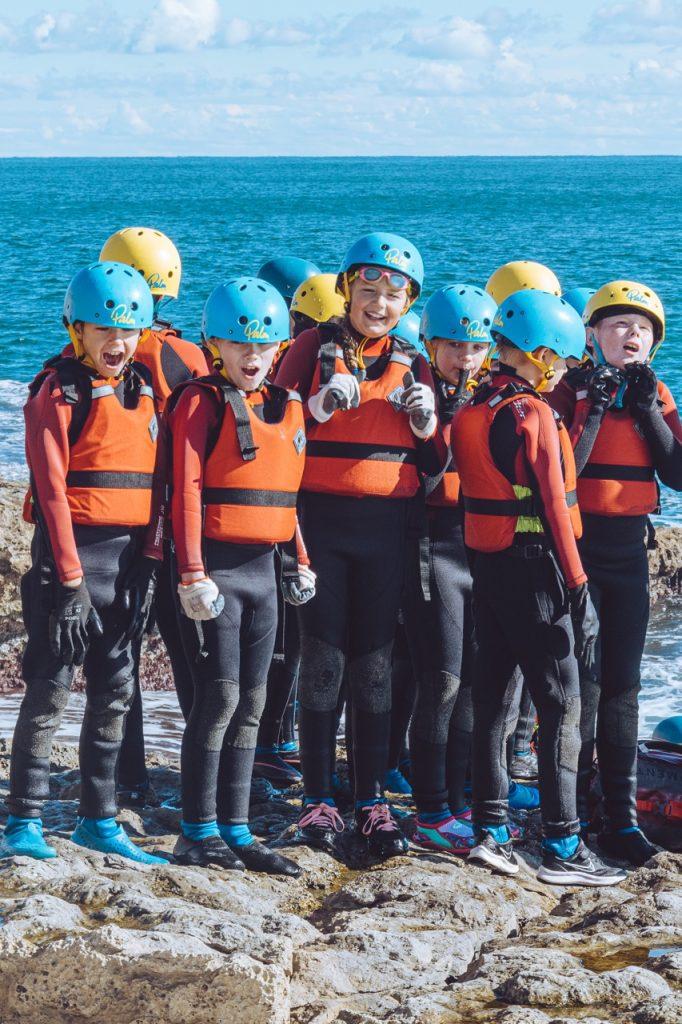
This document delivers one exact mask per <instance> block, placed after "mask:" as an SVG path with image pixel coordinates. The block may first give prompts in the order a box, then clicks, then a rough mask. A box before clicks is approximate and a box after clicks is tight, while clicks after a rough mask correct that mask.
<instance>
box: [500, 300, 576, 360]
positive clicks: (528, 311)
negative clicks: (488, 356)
mask: <svg viewBox="0 0 682 1024" xmlns="http://www.w3.org/2000/svg"><path fill="white" fill-rule="evenodd" d="M492 335H493V338H494V339H495V341H499V340H502V341H508V342H509V343H510V344H511V345H514V346H515V347H516V348H518V349H521V351H522V352H533V351H534V349H536V348H540V347H542V346H543V345H544V346H545V347H546V348H548V349H549V350H550V352H554V353H555V354H556V355H558V356H560V357H561V358H562V359H568V358H571V357H572V358H573V359H582V356H583V353H584V351H585V328H584V327H583V322H582V320H581V318H580V316H579V315H578V314H577V313H576V311H575V310H574V309H573V306H569V304H568V303H567V302H566V301H565V300H564V299H561V298H559V297H558V296H557V295H550V293H549V292H540V291H520V292H513V293H512V294H511V295H510V296H509V297H508V298H506V299H505V300H504V302H503V303H502V304H501V306H500V308H499V309H498V311H497V313H496V315H495V319H494V320H493V328H492Z"/></svg>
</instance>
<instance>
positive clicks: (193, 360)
mask: <svg viewBox="0 0 682 1024" xmlns="http://www.w3.org/2000/svg"><path fill="white" fill-rule="evenodd" d="M135 362H137V363H142V364H143V365H144V366H146V367H147V369H148V370H149V372H150V373H151V375H152V384H153V387H154V393H155V395H156V399H157V403H158V405H159V409H160V411H161V412H163V410H164V408H165V405H166V402H167V401H168V398H169V397H170V394H171V392H172V391H173V389H174V388H176V387H177V386H178V385H179V384H182V383H184V382H185V381H188V380H192V378H194V377H201V376H203V375H204V374H206V373H208V370H209V367H208V365H207V363H206V358H205V356H204V353H203V352H202V350H201V348H200V347H199V346H198V345H194V344H193V343H192V342H191V341H184V340H183V339H182V338H181V337H180V335H179V333H178V332H177V331H176V330H174V329H173V328H172V327H171V325H170V324H167V323H164V322H159V323H157V324H155V326H154V328H153V330H151V331H150V332H149V334H148V335H147V336H146V337H144V338H143V339H142V340H141V341H140V344H139V345H138V346H137V349H136V351H135Z"/></svg>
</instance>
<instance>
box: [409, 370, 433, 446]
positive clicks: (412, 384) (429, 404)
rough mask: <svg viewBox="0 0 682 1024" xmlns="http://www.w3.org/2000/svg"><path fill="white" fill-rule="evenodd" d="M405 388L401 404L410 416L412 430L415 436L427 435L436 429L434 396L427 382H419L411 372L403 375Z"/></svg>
mask: <svg viewBox="0 0 682 1024" xmlns="http://www.w3.org/2000/svg"><path fill="white" fill-rule="evenodd" d="M403 384H404V386H405V390H404V391H403V397H402V405H403V408H404V409H405V412H406V413H407V414H408V415H409V417H410V426H411V428H412V432H413V433H414V434H416V435H417V437H429V436H430V435H431V434H432V433H433V432H434V431H435V429H436V396H435V395H434V393H433V391H432V389H431V388H430V387H429V385H428V384H421V383H419V382H418V381H416V380H415V379H414V375H413V374H412V373H406V374H405V376H404V377H403Z"/></svg>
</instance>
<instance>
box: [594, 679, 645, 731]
mask: <svg viewBox="0 0 682 1024" xmlns="http://www.w3.org/2000/svg"><path fill="white" fill-rule="evenodd" d="M638 725H639V686H636V687H632V688H631V689H629V690H624V691H623V693H619V694H616V696H614V697H611V698H609V699H608V700H602V702H601V704H600V706H599V725H598V728H599V731H600V732H602V733H603V734H604V735H605V737H606V739H607V740H608V741H609V743H613V744H615V745H616V746H630V745H631V744H632V743H633V742H634V741H635V740H636V739H637V729H638Z"/></svg>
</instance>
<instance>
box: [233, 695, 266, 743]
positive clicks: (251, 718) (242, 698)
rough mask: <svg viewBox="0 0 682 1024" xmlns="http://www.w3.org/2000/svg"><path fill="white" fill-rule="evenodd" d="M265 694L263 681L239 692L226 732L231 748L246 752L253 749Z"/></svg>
mask: <svg viewBox="0 0 682 1024" xmlns="http://www.w3.org/2000/svg"><path fill="white" fill-rule="evenodd" d="M266 692H267V691H266V686H265V681H263V682H262V683H259V684H258V685H257V686H251V687H250V688H249V689H248V690H244V689H242V690H241V692H240V694H239V703H238V704H237V707H236V708H235V712H234V715H233V717H232V721H231V722H230V727H229V732H228V735H229V742H230V745H231V746H233V747H241V748H243V749H246V750H248V749H250V748H251V747H255V745H256V734H257V733H258V726H259V724H260V719H261V715H262V714H263V708H264V707H265V697H266Z"/></svg>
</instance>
